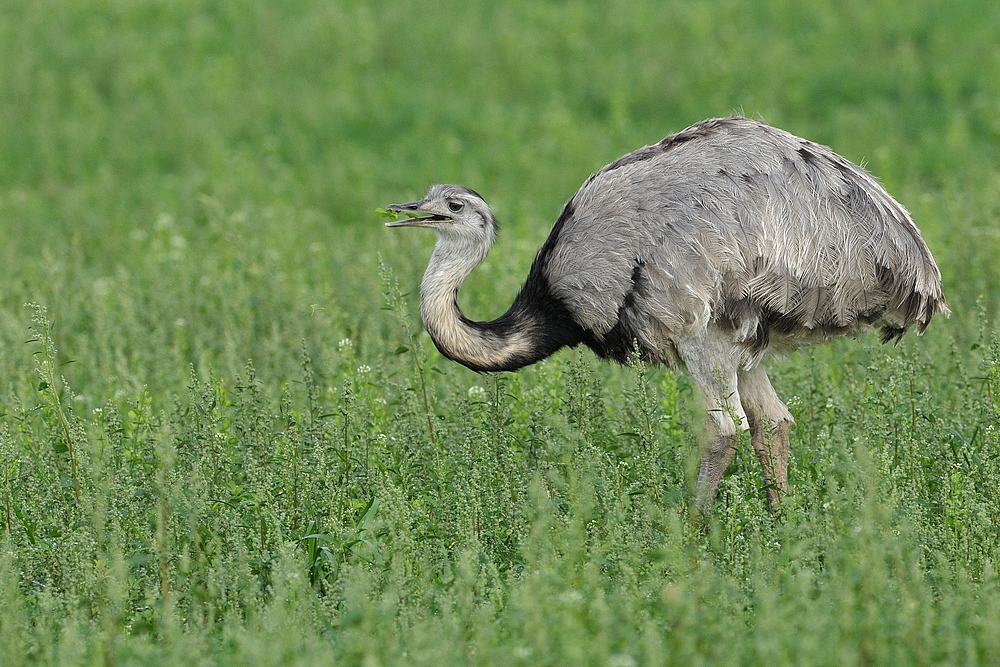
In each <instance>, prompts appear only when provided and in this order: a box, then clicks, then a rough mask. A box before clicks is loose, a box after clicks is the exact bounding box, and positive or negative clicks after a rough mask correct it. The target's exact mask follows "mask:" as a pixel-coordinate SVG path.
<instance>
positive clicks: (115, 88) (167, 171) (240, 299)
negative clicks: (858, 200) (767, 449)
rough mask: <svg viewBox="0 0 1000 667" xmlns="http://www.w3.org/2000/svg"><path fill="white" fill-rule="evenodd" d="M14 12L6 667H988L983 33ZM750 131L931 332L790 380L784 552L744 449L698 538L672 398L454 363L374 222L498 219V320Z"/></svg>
mask: <svg viewBox="0 0 1000 667" xmlns="http://www.w3.org/2000/svg"><path fill="white" fill-rule="evenodd" d="M0 18H2V20H0V90H2V91H3V94H2V95H0V263H2V266H3V267H4V270H3V275H4V279H3V282H2V289H0V664H2V665H5V666H6V665H21V664H29V665H30V664H39V665H46V664H59V665H63V664H66V665H74V664H81V665H83V664H86V665H89V664H131V663H142V664H145V665H158V664H164V665H189V664H239V665H246V664H250V665H256V664H259V665H269V664H275V665H277V664H281V665H286V664H316V663H319V664H359V665H379V664H383V665H389V664H413V665H445V664H459V663H474V664H482V665H492V664H498V665H511V664H515V665H516V664H523V665H550V664H551V665H584V664H586V665H615V666H618V667H625V666H628V665H668V664H679V665H698V664H733V663H738V664H747V665H751V664H767V665H781V664H795V665H807V664H829V665H870V664H932V663H933V664H957V663H962V664H996V663H997V662H1000V615H998V613H997V610H998V609H1000V574H998V560H1000V559H998V556H1000V495H998V490H1000V342H998V333H997V331H998V329H997V323H998V314H1000V263H998V261H997V258H998V257H1000V226H998V222H997V220H998V218H1000V169H998V167H997V165H998V164H1000V49H998V47H997V45H998V44H1000V5H998V4H997V3H990V2H974V1H971V0H955V1H952V2H947V3H945V2H941V1H939V0H915V1H914V2H909V3H895V2H889V1H887V0H874V1H872V0H867V1H865V2H861V1H860V0H846V1H845V0H838V1H836V2H835V1H833V0H817V1H816V2H808V3H801V2H791V1H790V0H768V1H766V2H757V1H750V0H721V1H720V2H709V1H708V0H686V1H684V2H669V3H660V2H652V1H646V0H634V1H632V2H616V1H613V0H608V1H605V2H600V1H596V0H595V1H593V2H587V3H562V2H548V1H543V2H537V1H536V2H512V3H495V2H485V1H483V2H479V1H471V2H465V3H448V2H440V1H437V0H429V1H425V2H414V1H412V0H402V1H396V2H383V1H379V0H356V1H353V2H340V1H339V0H333V1H329V0H328V1H324V2H319V1H315V0H306V1H304V2H282V1H277V2H270V3H255V2H247V1H245V0H236V1H233V2H226V3H221V2H213V1H210V0H189V1H187V2H175V3H164V2H154V1H151V0H137V1H135V0H134V1H130V2H124V1H121V0H104V1H101V2H98V1H97V0H77V1H75V2H58V1H55V2H46V3H28V2H23V1H19V0H0ZM734 111H737V112H742V113H745V114H746V115H751V116H758V117H762V118H764V119H765V120H767V121H768V122H770V123H772V124H775V125H778V126H781V127H783V128H785V129H788V130H789V131H792V132H794V133H796V134H799V135H802V136H806V137H809V138H811V139H814V140H816V141H819V142H822V143H825V144H828V145H830V146H832V147H833V148H834V149H835V150H837V151H838V152H840V153H841V154H843V155H845V156H846V157H848V158H850V159H852V160H854V161H856V162H864V163H865V164H866V166H867V167H868V168H869V169H870V170H871V171H872V172H873V173H875V174H876V175H877V176H878V177H879V178H881V179H882V181H883V182H884V183H885V185H886V187H887V189H888V190H889V191H890V192H891V193H893V194H894V195H895V196H896V197H897V198H898V199H899V200H900V201H901V202H902V203H903V204H904V205H905V206H907V207H908V208H909V209H910V211H911V212H912V213H913V215H914V218H915V219H916V220H917V222H918V224H919V226H920V227H921V229H922V230H923V233H924V236H925V238H926V239H927V241H928V244H929V245H930V247H931V249H932V250H933V252H934V253H935V256H936V257H937V259H938V260H939V263H940V265H941V268H942V272H943V275H944V281H945V289H946V294H947V296H948V299H949V304H950V305H951V307H952V310H953V311H954V315H953V316H952V318H951V319H950V320H944V319H941V320H935V322H934V323H933V324H932V325H931V327H930V328H929V330H928V331H927V334H926V335H925V336H923V338H920V339H918V338H917V337H916V336H913V335H910V336H907V337H906V338H905V339H904V340H903V341H902V342H901V343H900V344H899V345H897V346H888V347H883V346H880V345H878V344H877V341H876V339H875V338H874V337H871V338H864V339H861V340H859V341H839V342H837V343H836V344H834V345H830V346H827V347H822V348H816V349H812V350H808V351H804V352H799V353H796V354H795V355H793V356H791V357H789V358H787V359H783V360H775V361H773V362H772V367H773V369H774V373H773V375H774V383H775V386H776V388H777V390H778V392H779V394H780V395H781V396H782V397H783V398H785V399H787V400H788V403H789V406H790V409H791V410H792V413H793V414H794V415H795V418H796V420H797V421H796V424H795V426H794V430H793V444H792V447H793V449H792V462H791V477H790V483H791V493H790V495H789V497H788V499H787V503H786V504H785V506H784V511H783V515H782V516H781V518H780V520H775V518H773V517H772V516H771V515H769V513H768V512H767V510H766V507H765V504H764V496H763V491H762V489H761V488H760V481H759V480H760V477H759V475H758V474H757V472H756V461H755V458H754V456H753V453H752V450H751V449H750V446H749V442H747V443H744V444H743V447H742V448H741V450H740V452H739V454H738V456H737V459H736V461H735V463H734V464H733V466H732V468H731V469H730V471H729V474H728V476H727V478H726V480H725V481H724V484H723V490H722V494H721V496H720V502H719V504H718V506H717V508H716V512H715V514H714V516H713V517H712V520H711V522H710V526H709V529H708V530H707V531H703V530H702V529H701V527H700V526H699V525H698V523H697V521H695V520H694V517H693V506H692V499H693V488H694V476H695V474H696V466H697V448H698V432H699V430H700V424H701V421H700V420H701V417H699V412H698V409H697V406H696V405H695V404H694V399H693V397H692V392H691V388H690V386H689V385H688V382H687V380H686V378H685V376H684V375H681V374H674V373H671V372H669V371H667V370H664V369H654V368H644V367H642V366H641V365H636V366H635V367H632V368H617V367H612V366H609V365H606V364H602V363H599V362H598V361H596V360H595V359H594V358H593V356H592V355H591V354H590V353H589V352H587V351H585V350H567V351H563V352H561V353H559V354H557V355H556V356H554V357H553V358H551V359H550V360H548V361H546V362H543V363H541V364H538V365H537V366H535V367H532V368H530V369H527V370H525V371H523V372H521V373H518V374H507V375H497V376H493V375H476V374H474V373H471V372H469V371H466V370H465V369H463V368H461V367H459V366H457V365H456V364H453V363H450V362H447V361H446V360H443V359H442V358H441V357H440V356H439V355H438V354H437V352H436V351H435V350H434V349H433V346H432V345H430V344H429V340H428V339H427V337H426V334H424V333H423V332H422V330H421V328H420V325H419V322H418V321H417V318H416V317H415V315H414V312H415V306H416V300H417V295H416V286H417V284H418V282H419V279H420V274H421V272H422V270H423V266H424V263H425V261H426V259H427V256H428V253H429V249H430V244H431V243H433V239H432V238H430V235H426V234H416V233H408V232H407V231H405V230H403V231H388V230H385V229H384V227H383V225H382V224H381V220H380V218H379V216H378V215H377V214H376V212H375V209H376V207H379V206H384V205H386V204H388V203H390V202H400V201H408V200H411V199H415V198H417V197H419V195H420V194H421V193H422V192H423V191H424V189H425V188H426V187H427V185H429V184H430V183H433V182H457V183H463V184H466V185H469V186H472V187H474V188H476V189H477V190H479V191H480V192H482V193H483V194H484V195H485V196H486V197H487V199H488V200H489V201H490V202H491V203H492V204H493V207H494V210H495V211H496V213H497V215H498V217H499V218H500V220H501V222H502V225H503V229H502V232H501V237H500V240H499V242H498V245H497V247H496V249H495V250H494V251H493V253H492V254H491V256H490V258H488V259H487V261H486V262H485V263H484V265H483V266H482V267H480V269H478V271H477V272H476V273H475V274H474V275H473V276H472V278H471V279H470V280H469V282H468V283H467V286H466V288H465V289H464V290H463V294H462V295H461V302H462V305H463V308H465V310H466V312H467V313H468V314H470V315H471V316H473V317H477V318H486V317H491V316H496V315H497V314H498V313H499V312H501V311H502V309H503V308H505V307H506V306H507V305H508V304H509V303H510V301H511V300H512V298H513V296H514V294H515V293H516V291H517V288H518V287H519V285H520V283H521V281H522V280H523V278H524V276H525V275H526V273H527V268H528V266H529V265H530V262H531V259H532V257H533V254H534V252H535V250H536V249H537V248H538V247H539V246H540V245H541V243H542V241H543V240H544V238H545V236H546V234H547V232H548V229H549V226H550V225H551V223H552V221H554V220H555V218H556V216H557V215H558V211H559V209H560V207H561V205H562V203H563V202H564V201H565V200H566V199H567V198H568V197H569V196H570V195H571V194H572V193H573V192H574V191H575V189H576V188H577V187H578V186H579V185H580V183H582V181H583V180H584V179H585V178H586V176H587V175H588V174H590V173H591V172H593V171H595V170H596V169H598V168H600V167H601V166H602V165H604V164H606V163H607V162H609V161H611V160H612V159H614V158H616V157H617V156H619V155H621V154H623V153H625V152H627V151H629V150H631V149H633V148H636V147H638V146H640V145H643V144H647V143H652V142H655V141H657V140H659V139H660V138H661V137H663V136H664V135H666V134H668V133H670V132H674V131H677V130H679V129H682V128H683V127H685V126H687V125H688V124H690V123H692V122H695V121H697V120H700V119H702V118H705V117H709V116H720V115H728V114H730V113H733V112H734ZM380 263H381V264H380ZM25 304H28V305H25Z"/></svg>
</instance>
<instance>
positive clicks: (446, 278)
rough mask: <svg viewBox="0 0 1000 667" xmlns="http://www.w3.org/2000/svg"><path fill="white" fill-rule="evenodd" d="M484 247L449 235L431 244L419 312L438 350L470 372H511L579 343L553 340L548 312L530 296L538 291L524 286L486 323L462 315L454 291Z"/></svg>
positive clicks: (485, 251) (557, 326) (476, 261)
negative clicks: (500, 313) (499, 314)
mask: <svg viewBox="0 0 1000 667" xmlns="http://www.w3.org/2000/svg"><path fill="white" fill-rule="evenodd" d="M488 251H489V246H485V247H484V246H477V245H475V244H473V243H463V242H462V241H456V240H454V239H450V240H447V241H446V240H444V239H442V240H439V241H438V243H437V245H436V246H434V252H433V253H432V254H431V259H430V262H429V263H428V265H427V271H426V272H425V273H424V278H423V281H422V282H421V284H420V316H421V319H422V320H423V322H424V327H425V328H426V329H427V333H429V334H430V336H431V339H433V341H434V344H435V345H437V348H438V349H439V350H440V351H441V353H442V354H443V355H445V356H446V357H448V358H449V359H452V360H454V361H457V362H459V363H460V364H462V365H464V366H467V367H468V368H471V369H472V370H475V371H511V370H517V369H518V368H521V367H523V366H527V365H528V364H532V363H535V362H536V361H539V360H541V359H544V358H545V357H547V356H549V355H550V354H552V353H553V352H555V350H557V349H559V348H560V347H562V346H563V345H566V344H568V343H569V344H575V342H579V341H573V342H572V343H571V342H570V341H567V340H563V339H562V338H560V339H559V340H555V339H554V338H553V336H552V333H551V329H552V327H551V326H550V325H551V322H550V321H549V318H548V315H549V314H548V313H546V309H545V308H544V306H543V304H540V303H538V299H537V298H533V296H532V295H533V294H534V293H535V292H538V290H537V289H533V290H529V289H527V287H528V286H527V285H526V286H525V287H526V288H525V289H523V290H522V291H521V293H520V294H519V295H518V297H517V299H515V301H514V304H513V305H512V306H511V307H510V309H509V310H508V311H507V312H506V313H505V314H504V315H502V316H501V317H499V318H497V319H495V320H493V321H492V322H473V321H471V320H469V319H468V318H467V317H465V316H464V315H463V314H462V311H461V310H459V308H458V290H459V288H460V287H461V286H462V283H463V282H464V281H465V279H466V278H468V277H469V274H470V273H472V270H473V269H474V268H476V266H478V265H479V263H480V262H481V261H483V259H484V258H485V257H486V253H487V252H488ZM535 274H536V272H535V271H534V270H533V271H532V275H535ZM530 282H531V277H530V276H529V283H530ZM540 306H541V307H540ZM555 327H556V329H557V330H558V329H560V328H561V325H559V324H558V323H557V324H556V325H555Z"/></svg>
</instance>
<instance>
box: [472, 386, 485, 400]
mask: <svg viewBox="0 0 1000 667" xmlns="http://www.w3.org/2000/svg"><path fill="white" fill-rule="evenodd" d="M469 398H471V399H477V398H486V390H485V389H483V388H482V387H480V386H479V385H478V384H474V385H472V386H471V387H469Z"/></svg>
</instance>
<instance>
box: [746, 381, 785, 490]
mask: <svg viewBox="0 0 1000 667" xmlns="http://www.w3.org/2000/svg"><path fill="white" fill-rule="evenodd" d="M737 383H738V387H739V390H740V400H741V402H742V404H743V409H744V411H745V412H746V415H747V421H749V423H750V442H751V443H752V444H753V449H754V451H755V452H756V453H757V458H758V460H760V467H761V470H762V472H763V476H764V488H765V492H766V494H767V504H768V506H769V507H770V508H771V509H772V510H777V509H778V505H779V503H780V502H781V499H782V498H783V497H784V496H785V495H786V494H787V493H788V448H789V437H788V426H789V424H791V423H792V421H793V420H792V415H791V413H790V412H788V408H786V407H785V404H784V403H782V402H781V400H780V399H779V398H778V395H777V394H775V393H774V388H773V387H772V386H771V381H770V380H769V379H768V377H767V371H765V369H764V367H763V366H762V365H758V366H755V367H754V368H751V369H749V370H744V369H740V370H739V372H738V373H737Z"/></svg>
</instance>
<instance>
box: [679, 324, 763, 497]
mask: <svg viewBox="0 0 1000 667" xmlns="http://www.w3.org/2000/svg"><path fill="white" fill-rule="evenodd" d="M677 352H678V355H679V356H680V358H681V360H682V361H683V362H684V365H685V366H686V367H687V369H688V372H690V373H691V377H692V379H693V380H694V383H695V385H696V386H697V387H698V390H699V391H700V392H701V395H702V398H703V399H704V401H705V407H706V409H707V410H708V418H707V419H706V422H705V442H704V444H703V446H702V450H701V468H700V470H699V471H698V487H697V489H696V491H695V505H696V506H697V507H698V510H699V511H700V512H701V514H702V515H704V516H707V515H708V512H709V510H710V509H711V507H712V503H714V502H715V497H716V495H718V493H719V485H720V484H721V483H722V476H723V475H724V474H725V472H726V468H727V467H728V466H729V463H730V462H731V461H732V460H733V455H734V454H735V453H736V447H737V446H738V445H739V431H740V430H745V429H746V428H748V424H747V416H746V414H745V413H744V410H743V406H742V404H741V401H740V395H739V390H738V384H737V362H736V359H737V354H736V352H735V350H733V349H732V347H731V346H730V345H728V344H727V342H726V341H725V340H723V339H721V338H716V337H713V336H712V335H711V332H709V333H708V334H707V335H706V336H704V337H699V338H698V339H694V340H687V341H681V342H678V343H677Z"/></svg>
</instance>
